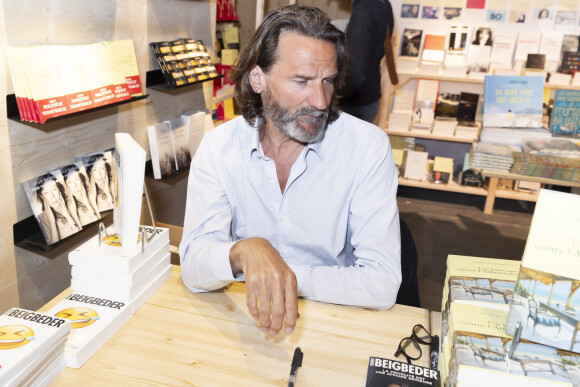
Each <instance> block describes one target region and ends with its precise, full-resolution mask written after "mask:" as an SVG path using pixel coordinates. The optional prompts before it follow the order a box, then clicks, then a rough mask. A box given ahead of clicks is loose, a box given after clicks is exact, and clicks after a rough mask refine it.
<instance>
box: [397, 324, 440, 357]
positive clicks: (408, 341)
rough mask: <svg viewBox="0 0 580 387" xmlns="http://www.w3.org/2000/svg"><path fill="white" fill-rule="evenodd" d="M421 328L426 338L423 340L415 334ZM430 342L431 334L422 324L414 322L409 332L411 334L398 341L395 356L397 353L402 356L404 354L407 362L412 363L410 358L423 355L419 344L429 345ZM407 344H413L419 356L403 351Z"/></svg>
mask: <svg viewBox="0 0 580 387" xmlns="http://www.w3.org/2000/svg"><path fill="white" fill-rule="evenodd" d="M421 330H423V331H424V332H425V333H427V336H428V338H427V339H426V340H423V339H422V338H420V337H419V336H418V335H417V331H421ZM432 342H433V336H432V335H431V333H430V332H429V331H428V330H427V328H425V327H424V326H423V325H422V324H416V325H415V326H414V327H413V331H412V332H411V336H409V337H405V338H404V339H402V340H401V341H400V342H399V347H398V348H397V352H395V356H396V357H398V356H399V355H403V356H405V359H407V363H409V364H413V363H412V362H411V360H419V359H420V358H421V356H423V351H422V350H421V346H420V345H419V344H424V345H429V344H431V343H432ZM409 345H413V346H414V347H415V348H416V349H417V350H418V352H419V356H417V357H413V356H410V355H409V354H408V353H407V352H405V348H407V347H408V346H409Z"/></svg>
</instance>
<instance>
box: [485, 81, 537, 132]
mask: <svg viewBox="0 0 580 387" xmlns="http://www.w3.org/2000/svg"><path fill="white" fill-rule="evenodd" d="M543 93H544V78H543V77H538V76H511V75H488V76H486V77H485V81H484V100H483V103H484V104H483V126H484V127H508V128H539V127H541V126H542V97H543Z"/></svg>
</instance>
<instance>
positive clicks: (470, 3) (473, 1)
mask: <svg viewBox="0 0 580 387" xmlns="http://www.w3.org/2000/svg"><path fill="white" fill-rule="evenodd" d="M484 8H485V0H467V3H466V4H465V9H484Z"/></svg>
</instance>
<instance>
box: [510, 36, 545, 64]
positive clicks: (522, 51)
mask: <svg viewBox="0 0 580 387" xmlns="http://www.w3.org/2000/svg"><path fill="white" fill-rule="evenodd" d="M541 36H542V34H541V32H540V31H539V30H527V31H526V32H525V33H520V34H519V35H518V42H517V44H516V52H515V54H514V60H515V61H516V62H521V63H525V62H526V60H527V59H528V54H537V53H538V48H539V47H540V38H541Z"/></svg>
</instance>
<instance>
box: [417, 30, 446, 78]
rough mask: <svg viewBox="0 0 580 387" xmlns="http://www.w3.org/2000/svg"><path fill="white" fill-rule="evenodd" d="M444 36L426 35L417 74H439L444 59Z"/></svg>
mask: <svg viewBox="0 0 580 387" xmlns="http://www.w3.org/2000/svg"><path fill="white" fill-rule="evenodd" d="M445 39H446V38H445V35H435V34H426V35H425V42H424V43H423V52H422V54H421V61H420V62H419V73H421V74H433V75H437V74H439V71H440V70H441V66H442V64H443V59H444V58H445Z"/></svg>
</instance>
